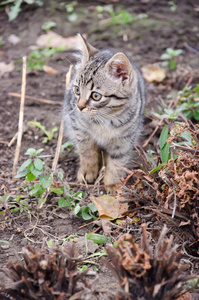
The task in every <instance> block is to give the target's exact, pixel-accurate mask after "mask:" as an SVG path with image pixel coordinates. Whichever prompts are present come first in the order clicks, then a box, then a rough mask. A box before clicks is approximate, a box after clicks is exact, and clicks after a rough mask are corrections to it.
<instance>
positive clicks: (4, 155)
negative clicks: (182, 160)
mask: <svg viewBox="0 0 199 300" xmlns="http://www.w3.org/2000/svg"><path fill="white" fill-rule="evenodd" d="M76 2H77V5H76V6H75V12H76V13H77V14H78V21H77V22H75V23H71V22H69V21H68V19H67V13H66V11H65V10H64V9H63V8H62V7H61V5H60V3H61V1H44V6H43V7H41V8H38V7H32V6H30V5H23V6H22V11H21V13H20V14H19V16H18V17H17V19H15V20H14V21H12V22H9V21H8V17H7V15H6V13H5V7H1V8H0V24H1V26H0V36H1V38H2V40H3V41H4V43H3V45H2V46H1V47H0V61H3V62H6V63H9V62H11V61H15V70H14V71H13V72H12V73H6V74H4V75H3V76H2V78H1V81H0V87H1V88H0V90H1V96H0V126H1V130H0V195H3V194H4V193H7V194H11V195H12V196H14V195H15V193H16V194H18V186H19V184H20V183H18V182H17V181H16V182H13V180H12V166H13V159H14V154H15V147H16V143H14V144H13V145H12V146H11V147H8V145H7V143H8V142H10V140H11V139H12V138H13V136H14V135H15V134H16V132H17V126H18V117H19V105H20V99H19V98H16V97H11V96H9V93H20V92H21V69H22V64H21V62H16V61H17V60H19V59H21V58H22V56H24V55H29V53H30V52H31V50H30V46H31V45H34V44H35V41H36V39H37V37H38V36H40V35H41V34H42V33H43V31H42V29H41V25H42V24H43V23H44V22H45V21H55V22H56V23H57V26H56V28H55V29H54V31H56V32H57V33H59V34H61V35H62V36H64V37H68V36H74V35H75V34H76V33H77V32H81V33H86V34H87V35H88V39H89V41H90V42H91V44H93V45H94V46H96V47H98V48H112V49H115V50H118V51H124V52H125V53H126V54H127V55H129V56H130V57H132V59H133V60H134V62H135V64H136V65H137V66H138V67H139V68H141V67H143V66H145V65H147V64H151V63H156V62H160V56H161V54H163V53H164V52H165V49H166V48H169V47H170V48H173V49H183V54H182V55H181V56H180V57H179V58H178V61H177V68H176V70H174V71H169V72H168V73H167V77H166V79H165V80H164V81H163V82H162V83H159V84H147V94H148V101H147V105H146V109H145V114H146V116H147V112H148V111H151V110H154V112H157V111H158V110H159V109H160V107H162V104H163V101H166V96H167V95H168V94H169V93H171V92H173V91H179V90H180V89H182V88H183V87H184V86H185V85H186V83H187V81H188V80H189V79H190V78H191V77H192V84H193V85H194V84H196V83H199V73H198V72H197V70H198V67H199V54H197V53H196V52H194V51H191V50H190V49H188V48H187V47H186V45H187V44H188V45H190V46H192V47H196V48H199V42H198V41H199V19H198V10H196V3H194V1H185V0H183V1H180V0H179V1H176V4H177V5H178V6H177V9H176V11H175V12H172V11H171V10H170V8H169V5H168V3H167V1H155V0H149V1H131V0H125V1H121V3H122V4H120V1H107V3H108V4H110V3H112V5H113V6H114V7H119V8H121V9H124V10H127V11H129V12H130V13H133V14H144V13H145V14H147V15H148V19H140V20H139V21H135V22H132V23H129V24H125V25H107V26H105V25H100V24H99V21H100V19H99V18H98V17H97V12H96V9H95V6H96V5H105V4H106V1H95V2H93V1H85V4H84V1H76ZM69 3H70V1H69ZM109 17H110V16H109V14H108V13H105V14H104V18H105V19H106V18H109ZM11 34H15V35H16V36H18V37H20V42H19V43H18V44H16V45H12V44H11V43H10V42H9V41H8V37H9V36H10V35H11ZM125 34H126V35H127V36H128V40H127V41H126V40H125V41H124V40H123V36H124V35H125ZM71 52H72V51H65V52H60V53H57V54H56V55H54V56H53V57H51V58H50V60H49V65H50V66H52V67H54V68H56V69H57V70H58V71H59V73H58V75H56V76H55V75H51V74H47V73H45V72H41V71H36V70H35V71H30V70H28V72H27V83H26V95H29V96H34V97H38V98H45V99H51V100H54V101H57V102H59V101H63V97H64V96H63V95H64V87H65V74H66V72H67V71H68V68H69V64H70V61H71V62H73V61H74V59H73V57H72V54H71ZM60 112H61V106H60V105H59V104H57V105H49V104H43V103H39V102H36V101H33V100H28V99H27V100H26V104H25V115H24V133H23V139H22V146H21V151H20V159H19V165H20V164H21V163H22V162H23V161H24V160H25V157H24V153H25V152H26V150H27V149H28V148H30V147H32V148H36V149H39V148H44V149H45V151H44V154H52V156H53V154H54V152H55V148H56V143H57V134H55V136H54V138H53V139H52V140H51V141H50V142H49V143H48V144H43V143H42V140H43V136H42V133H41V131H40V130H39V129H36V128H34V127H30V126H29V125H28V124H27V122H28V121H33V120H34V121H38V122H40V123H41V124H42V125H45V126H46V128H47V129H51V128H52V127H54V126H59V122H60ZM145 123H147V124H148V120H147V117H146V122H145ZM152 130H153V129H152V128H149V127H148V126H145V128H144V137H143V139H144V138H147V137H148V136H149V134H150V133H151V132H152ZM158 137H159V133H157V136H156V138H158ZM65 140H67V138H65ZM155 145H156V139H154V140H153V143H152V144H151V147H155ZM47 165H48V166H49V167H51V165H52V158H50V159H47ZM77 166H78V159H77V156H76V155H75V154H71V153H70V154H69V153H68V152H67V151H66V154H65V158H62V159H61V160H60V162H59V166H58V167H59V168H61V169H62V171H63V172H64V176H65V177H64V178H65V180H67V181H69V182H70V181H73V182H75V181H76V169H77ZM77 189H78V187H76V188H75V190H77ZM86 193H87V200H88V199H89V193H90V192H88V191H86ZM29 205H30V207H31V213H30V214H27V213H25V212H23V213H21V214H15V215H14V216H13V217H12V218H10V217H9V218H7V219H6V220H5V219H4V216H3V215H2V219H1V221H0V225H1V228H0V230H1V235H0V236H1V238H0V239H1V240H6V241H9V242H10V247H9V248H7V247H4V246H5V245H4V244H3V243H1V244H0V266H1V267H2V266H4V265H5V264H6V263H7V262H8V260H9V259H13V256H14V253H15V252H20V251H21V248H22V247H23V246H24V245H26V244H27V243H28V242H31V243H33V244H35V245H36V247H40V246H41V244H42V241H43V239H44V238H47V239H48V240H49V239H54V238H57V239H58V238H64V237H68V236H69V235H71V234H74V233H77V234H78V236H79V237H80V240H81V237H83V236H84V234H85V233H88V232H90V231H91V228H88V227H84V228H82V229H79V226H81V225H82V224H84V221H83V220H82V219H78V218H75V217H74V216H73V214H72V213H71V212H69V211H68V210H67V209H60V208H59V207H58V205H57V199H55V198H54V199H49V200H48V202H47V204H46V205H45V206H44V209H42V211H38V210H37V209H36V203H34V201H33V200H32V202H31V203H29ZM99 233H100V232H99ZM101 233H102V232H101ZM82 245H83V243H82ZM80 247H81V245H80ZM98 250H99V249H98V247H97V250H96V249H92V247H91V249H89V251H90V252H91V253H92V251H93V252H94V251H98ZM194 266H195V265H194ZM194 268H196V266H195V267H194ZM0 279H1V283H0V286H2V287H4V284H5V283H7V279H6V277H5V275H3V273H0ZM99 285H100V286H101V287H103V288H106V287H109V288H110V287H111V289H112V290H114V289H115V285H116V281H115V279H114V278H112V275H111V274H110V273H109V272H108V271H107V270H106V269H105V268H104V267H103V266H100V279H99ZM197 297H198V296H197V295H196V298H195V299H199V297H198V298H197Z"/></svg>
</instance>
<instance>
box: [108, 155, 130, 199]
mask: <svg viewBox="0 0 199 300" xmlns="http://www.w3.org/2000/svg"><path fill="white" fill-rule="evenodd" d="M128 160H129V158H128V157H122V158H111V156H109V155H108V156H107V160H106V171H105V176H104V184H105V189H106V192H107V193H110V194H115V193H116V184H117V183H119V182H120V180H121V179H122V178H123V177H124V175H125V172H124V170H123V169H121V168H120V167H119V166H118V165H121V166H124V167H125V166H126V165H127V163H128ZM116 164H117V165H116Z"/></svg>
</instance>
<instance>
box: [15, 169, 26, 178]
mask: <svg viewBox="0 0 199 300" xmlns="http://www.w3.org/2000/svg"><path fill="white" fill-rule="evenodd" d="M28 173H29V171H28V170H24V171H22V172H20V173H17V175H16V176H15V178H21V177H25V176H26V175H27V174H28Z"/></svg>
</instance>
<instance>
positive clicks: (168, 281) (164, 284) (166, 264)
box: [104, 224, 197, 300]
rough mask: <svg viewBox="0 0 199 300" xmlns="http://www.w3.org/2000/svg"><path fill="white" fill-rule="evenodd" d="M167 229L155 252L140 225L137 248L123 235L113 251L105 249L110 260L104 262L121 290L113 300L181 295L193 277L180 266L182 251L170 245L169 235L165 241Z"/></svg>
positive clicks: (164, 298) (150, 299) (155, 299)
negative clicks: (140, 234)
mask: <svg viewBox="0 0 199 300" xmlns="http://www.w3.org/2000/svg"><path fill="white" fill-rule="evenodd" d="M166 233H167V228H166V226H165V227H164V228H163V229H162V232H161V234H160V237H159V240H158V242H157V244H156V246H155V249H154V250H153V248H152V247H151V246H150V243H149V241H148V238H147V231H146V224H143V225H142V240H141V246H139V245H138V244H137V243H135V241H134V239H133V236H132V235H130V234H123V235H122V236H121V237H120V239H119V240H118V245H117V247H116V248H114V247H112V246H110V245H109V246H107V248H106V250H107V254H108V256H109V258H110V260H111V262H108V261H107V260H104V262H105V264H106V265H107V267H108V268H109V269H110V270H111V271H112V272H113V273H114V274H115V276H116V277H117V279H118V280H119V283H120V285H121V287H122V289H123V291H122V292H119V293H118V294H117V296H116V299H117V300H122V299H123V300H124V299H128V300H138V299H139V300H172V299H177V298H178V297H179V296H180V295H181V294H182V293H183V292H184V284H185V282H186V281H187V280H189V279H193V278H196V277H197V275H195V276H194V275H186V274H185V273H184V271H185V270H187V268H188V266H187V265H180V260H181V258H182V255H183V253H182V251H177V248H178V245H174V246H172V242H173V236H172V235H171V236H170V237H169V238H166Z"/></svg>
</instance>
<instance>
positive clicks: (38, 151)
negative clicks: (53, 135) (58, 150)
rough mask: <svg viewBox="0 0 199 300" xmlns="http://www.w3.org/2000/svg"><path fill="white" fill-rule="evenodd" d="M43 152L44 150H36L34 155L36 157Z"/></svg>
mask: <svg viewBox="0 0 199 300" xmlns="http://www.w3.org/2000/svg"><path fill="white" fill-rule="evenodd" d="M43 151H44V149H43V148H41V149H38V150H37V151H36V155H38V154H39V153H41V152H43Z"/></svg>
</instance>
